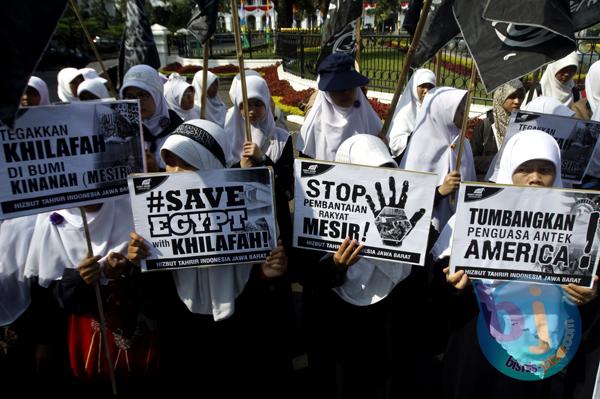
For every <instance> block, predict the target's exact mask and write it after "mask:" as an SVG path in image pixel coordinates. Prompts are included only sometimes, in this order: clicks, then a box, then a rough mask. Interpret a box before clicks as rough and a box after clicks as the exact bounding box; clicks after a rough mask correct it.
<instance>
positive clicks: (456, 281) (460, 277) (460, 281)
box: [443, 266, 471, 290]
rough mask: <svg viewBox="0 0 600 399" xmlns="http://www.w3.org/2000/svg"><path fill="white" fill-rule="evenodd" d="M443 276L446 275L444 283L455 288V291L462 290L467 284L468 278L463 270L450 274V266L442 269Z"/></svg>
mask: <svg viewBox="0 0 600 399" xmlns="http://www.w3.org/2000/svg"><path fill="white" fill-rule="evenodd" d="M443 272H444V274H445V275H446V282H447V283H448V284H450V285H451V286H453V287H454V288H456V289H457V290H463V289H465V287H466V286H467V285H468V284H469V281H471V280H470V279H469V276H467V273H465V271H464V270H459V271H457V272H456V273H452V274H450V266H448V267H446V268H444V270H443Z"/></svg>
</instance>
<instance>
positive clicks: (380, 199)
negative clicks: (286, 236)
mask: <svg viewBox="0 0 600 399" xmlns="http://www.w3.org/2000/svg"><path fill="white" fill-rule="evenodd" d="M294 174H295V185H296V189H295V208H294V246H296V247H298V248H308V249H315V250H319V251H325V252H336V251H337V249H338V248H339V246H340V243H341V242H342V241H344V239H345V238H346V237H351V238H355V239H357V240H358V241H359V242H360V243H364V244H365V247H364V248H363V250H362V252H361V255H362V256H365V257H367V258H373V259H385V260H389V261H396V262H404V263H409V264H413V265H420V266H423V264H424V261H425V251H426V247H427V238H428V236H429V224H430V221H431V212H432V209H433V197H434V194H435V187H436V183H437V176H436V175H434V174H432V173H420V172H410V171H406V170H400V169H390V168H374V167H369V166H358V165H349V164H336V163H333V162H322V161H314V160H303V159H296V160H295V165H294ZM375 201H376V202H377V205H375Z"/></svg>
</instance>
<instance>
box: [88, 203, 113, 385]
mask: <svg viewBox="0 0 600 399" xmlns="http://www.w3.org/2000/svg"><path fill="white" fill-rule="evenodd" d="M79 211H80V212H81V220H82V221H83V231H84V234H85V242H86V244H87V256H88V257H89V258H91V257H93V256H94V250H93V249H92V240H91V238H90V229H89V228H88V223H87V215H86V214H85V209H83V207H80V208H79ZM94 291H95V293H96V304H97V305H98V315H99V318H100V335H101V336H102V345H103V346H104V354H105V356H106V362H107V363H108V373H109V375H110V384H111V385H112V393H113V396H117V380H116V378H115V371H114V369H113V362H112V356H111V355H110V348H109V347H108V335H107V332H106V318H105V317H104V306H103V305H102V296H101V295H100V283H99V282H97V281H96V283H95V284H94Z"/></svg>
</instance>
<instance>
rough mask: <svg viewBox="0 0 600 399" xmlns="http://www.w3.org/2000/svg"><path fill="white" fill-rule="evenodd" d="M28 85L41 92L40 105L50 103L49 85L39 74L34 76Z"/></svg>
mask: <svg viewBox="0 0 600 399" xmlns="http://www.w3.org/2000/svg"><path fill="white" fill-rule="evenodd" d="M27 86H31V87H33V88H34V89H36V90H37V92H38V93H39V94H40V103H39V104H38V105H49V104H50V95H49V94H48V85H47V84H46V82H44V81H43V80H42V79H40V78H38V77H37V76H32V77H30V78H29V82H27Z"/></svg>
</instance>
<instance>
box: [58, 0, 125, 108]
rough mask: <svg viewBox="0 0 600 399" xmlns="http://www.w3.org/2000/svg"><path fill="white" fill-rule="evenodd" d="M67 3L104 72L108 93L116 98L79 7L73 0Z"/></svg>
mask: <svg viewBox="0 0 600 399" xmlns="http://www.w3.org/2000/svg"><path fill="white" fill-rule="evenodd" d="M69 4H70V5H71V8H72V9H73V12H74V13H75V15H76V16H77V19H78V20H79V25H81V29H83V33H84V35H85V37H86V38H87V41H88V43H89V44H90V47H91V48H92V51H93V52H94V55H95V56H96V60H97V61H98V63H99V64H100V68H102V72H103V73H104V76H105V77H106V80H107V83H108V90H109V91H110V94H111V95H112V96H113V97H115V98H116V97H117V91H116V90H115V86H114V85H113V83H112V81H111V79H110V76H109V75H108V71H107V70H106V67H105V66H104V62H102V58H101V57H100V54H99V53H98V49H97V48H96V45H95V44H94V41H93V40H92V36H91V35H90V32H89V31H88V30H87V28H86V27H85V24H84V23H83V17H82V16H81V13H80V12H79V7H77V4H75V0H69Z"/></svg>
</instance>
